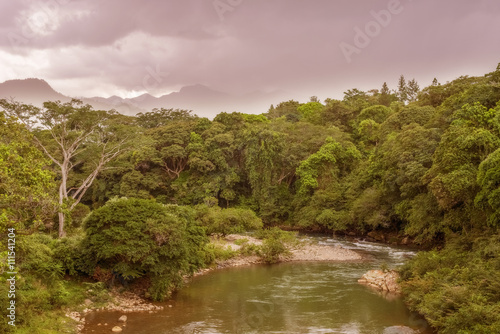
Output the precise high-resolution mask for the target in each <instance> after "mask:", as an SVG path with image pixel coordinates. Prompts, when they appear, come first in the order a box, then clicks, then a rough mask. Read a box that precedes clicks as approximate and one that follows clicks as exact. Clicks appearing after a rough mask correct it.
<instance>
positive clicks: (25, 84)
mask: <svg viewBox="0 0 500 334" xmlns="http://www.w3.org/2000/svg"><path fill="white" fill-rule="evenodd" d="M0 98H6V99H10V98H12V99H14V100H16V101H19V102H23V103H25V104H33V105H37V106H38V105H42V103H43V102H45V101H55V100H61V101H69V100H71V98H69V97H67V96H64V95H62V94H61V93H58V92H56V91H55V90H54V89H53V88H52V87H50V85H49V84H48V83H47V82H46V81H45V80H42V79H34V78H32V79H23V80H8V81H5V82H4V83H0Z"/></svg>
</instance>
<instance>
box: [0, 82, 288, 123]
mask: <svg viewBox="0 0 500 334" xmlns="http://www.w3.org/2000/svg"><path fill="white" fill-rule="evenodd" d="M282 96H284V92H280V91H278V92H271V93H265V92H261V91H253V92H251V93H248V94H243V95H231V94H229V93H225V92H221V91H218V90H215V89H212V88H211V87H209V86H206V85H203V84H194V85H188V86H183V87H182V88H181V89H180V90H179V91H176V92H171V93H169V94H165V95H161V96H159V97H155V96H153V95H151V94H148V93H145V94H142V95H140V96H137V97H133V98H122V97H119V96H116V95H113V96H110V97H100V96H94V97H82V98H79V99H81V100H82V101H83V102H84V103H87V104H90V105H92V106H93V107H94V109H106V110H108V109H115V110H116V111H118V112H120V113H122V114H124V115H136V114H137V113H140V112H148V111H151V110H152V109H154V108H174V109H177V108H178V109H186V110H192V111H193V112H194V113H195V114H197V115H198V116H201V117H209V118H213V117H214V116H215V115H216V114H218V113H220V112H233V111H239V112H243V113H251V114H260V113H264V112H267V110H268V108H269V106H270V105H271V104H273V103H277V102H279V101H282V99H281V97H282ZM0 98H6V99H14V100H16V101H18V102H22V103H25V104H33V105H35V106H38V107H41V106H43V102H46V101H55V100H59V101H61V102H68V101H70V100H71V99H72V97H69V96H66V95H63V94H61V93H59V92H57V91H56V90H54V89H53V88H52V86H51V85H50V84H49V83H48V82H47V81H45V80H43V79H39V78H27V79H14V80H7V81H5V82H3V83H0Z"/></svg>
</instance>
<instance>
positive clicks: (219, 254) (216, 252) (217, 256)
mask: <svg viewBox="0 0 500 334" xmlns="http://www.w3.org/2000/svg"><path fill="white" fill-rule="evenodd" d="M206 251H207V252H208V253H209V254H210V256H209V258H210V259H211V261H210V262H207V265H208V264H211V263H213V262H215V261H216V260H222V261H225V260H229V259H232V258H233V257H235V256H237V255H238V252H237V251H234V250H232V249H231V247H224V246H222V245H217V244H213V243H210V244H208V245H207V248H206Z"/></svg>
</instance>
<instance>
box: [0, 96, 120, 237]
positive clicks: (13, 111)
mask: <svg viewBox="0 0 500 334" xmlns="http://www.w3.org/2000/svg"><path fill="white" fill-rule="evenodd" d="M0 106H1V107H2V108H3V109H4V110H5V111H6V113H7V114H10V115H14V116H17V117H18V118H19V119H20V120H22V121H24V123H25V124H27V125H28V126H30V127H33V128H32V132H33V139H34V141H35V143H36V144H37V145H38V146H39V147H40V148H41V150H42V151H43V152H44V153H45V155H46V156H47V157H48V158H50V160H52V162H53V163H54V164H55V165H56V166H57V170H58V174H59V177H60V184H59V201H58V202H59V213H58V219H59V237H64V236H65V235H66V232H65V230H64V225H65V220H66V214H67V213H69V212H71V211H72V210H73V209H74V208H75V207H76V205H77V204H78V203H79V202H80V200H81V199H82V197H83V195H84V194H85V192H86V191H87V189H88V188H89V187H90V186H91V185H92V182H93V181H94V180H95V179H96V177H97V175H98V174H99V173H100V172H101V171H102V170H103V169H104V168H105V167H106V165H107V164H108V163H109V162H110V161H111V160H113V159H115V158H116V157H117V156H119V155H120V154H121V153H122V152H123V151H124V149H125V144H126V142H127V138H126V137H121V135H123V133H120V134H119V132H120V131H119V129H118V128H117V127H116V125H113V123H112V122H110V120H111V119H113V118H115V117H118V115H117V113H116V112H114V111H103V110H93V109H92V107H91V106H90V105H83V103H82V101H80V100H75V99H73V100H72V101H70V102H67V103H61V102H60V101H56V102H45V103H44V107H43V108H36V107H32V106H27V105H23V104H20V103H18V102H13V101H6V100H0ZM82 159H83V160H82ZM82 164H85V166H86V175H85V177H83V178H82V179H81V180H80V181H79V182H77V183H76V184H74V183H73V184H71V186H69V177H70V172H72V170H73V169H74V168H75V167H76V166H81V165H82Z"/></svg>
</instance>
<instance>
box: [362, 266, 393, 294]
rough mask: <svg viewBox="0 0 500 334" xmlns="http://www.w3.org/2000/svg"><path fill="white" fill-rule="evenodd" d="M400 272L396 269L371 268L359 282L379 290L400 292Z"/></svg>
mask: <svg viewBox="0 0 500 334" xmlns="http://www.w3.org/2000/svg"><path fill="white" fill-rule="evenodd" d="M398 279H399V274H398V273H397V272H396V271H394V270H390V271H382V270H370V271H368V272H367V273H366V274H364V275H363V276H362V277H361V278H360V279H359V280H358V282H359V283H361V284H367V285H369V286H371V287H374V288H375V289H377V290H379V291H388V292H393V293H400V292H401V287H400V286H399V284H398Z"/></svg>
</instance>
